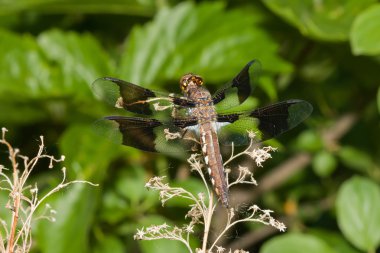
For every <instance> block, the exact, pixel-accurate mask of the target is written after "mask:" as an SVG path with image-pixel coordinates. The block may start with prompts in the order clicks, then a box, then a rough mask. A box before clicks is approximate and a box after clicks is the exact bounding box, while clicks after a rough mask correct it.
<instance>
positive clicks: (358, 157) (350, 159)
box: [338, 146, 373, 172]
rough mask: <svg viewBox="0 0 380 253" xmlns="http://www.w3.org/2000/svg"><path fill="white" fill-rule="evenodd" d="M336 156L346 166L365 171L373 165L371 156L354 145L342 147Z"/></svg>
mask: <svg viewBox="0 0 380 253" xmlns="http://www.w3.org/2000/svg"><path fill="white" fill-rule="evenodd" d="M338 156H339V157H340V159H341V160H342V162H343V163H344V164H345V165H346V166H347V167H349V168H352V169H354V170H358V171H361V172H367V171H370V170H371V169H372V167H373V163H372V160H371V157H370V156H369V155H368V154H367V153H365V152H363V151H361V150H359V149H357V148H355V147H350V146H344V147H342V148H341V149H340V150H339V152H338Z"/></svg>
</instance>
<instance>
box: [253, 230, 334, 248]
mask: <svg viewBox="0 0 380 253" xmlns="http://www.w3.org/2000/svg"><path fill="white" fill-rule="evenodd" d="M304 252H307V253H322V252H323V253H334V252H335V251H334V250H333V249H332V248H331V247H330V246H328V245H327V244H326V243H325V242H323V241H322V240H320V239H319V238H317V237H314V236H312V235H305V234H298V233H293V234H291V233H288V234H286V235H281V236H277V237H275V238H273V239H271V240H269V241H267V242H266V243H264V245H263V247H262V248H261V250H260V253H304Z"/></svg>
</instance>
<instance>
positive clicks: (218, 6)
mask: <svg viewBox="0 0 380 253" xmlns="http://www.w3.org/2000/svg"><path fill="white" fill-rule="evenodd" d="M226 20H228V22H226ZM255 22H257V20H256V18H255V17H254V16H253V15H248V14H247V13H245V12H244V11H242V10H238V9H237V10H231V11H225V10H224V5H223V4H222V3H221V2H213V3H211V2H205V3H202V4H199V5H194V4H193V3H191V2H182V3H181V4H179V5H177V6H176V7H174V8H172V9H169V8H162V9H161V10H160V11H159V13H158V14H157V16H156V17H155V18H154V20H153V21H152V22H150V23H148V24H146V25H144V26H143V27H135V28H134V29H133V31H132V32H131V34H130V36H129V37H128V40H127V41H126V43H127V47H126V50H125V52H124V54H123V55H122V57H121V64H120V66H119V76H120V77H121V78H124V79H126V80H128V81H131V82H134V83H138V84H141V85H145V86H147V85H152V84H153V81H157V80H158V81H162V80H166V79H171V80H179V78H180V76H181V75H183V74H185V73H188V72H193V73H197V74H200V75H203V76H204V77H206V82H210V81H211V82H214V81H222V80H223V81H225V80H228V79H231V78H233V77H234V75H236V74H237V73H238V71H239V70H240V69H241V68H243V67H244V65H245V64H246V63H247V62H248V61H250V60H252V59H254V58H256V59H259V60H260V62H261V63H262V65H263V67H264V68H266V69H267V70H270V71H275V72H289V71H291V70H292V67H291V65H290V64H289V63H287V62H285V61H284V60H283V59H281V58H280V57H279V56H278V55H277V53H276V52H277V50H278V48H279V45H278V44H277V42H276V41H275V40H274V39H273V38H272V37H271V36H269V35H268V34H267V33H266V31H265V30H263V29H262V28H261V27H260V26H259V25H258V24H256V23H255ZM221 24H223V25H221ZM184 27H186V29H184Z"/></svg>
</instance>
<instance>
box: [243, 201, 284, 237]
mask: <svg viewBox="0 0 380 253" xmlns="http://www.w3.org/2000/svg"><path fill="white" fill-rule="evenodd" d="M247 211H251V214H250V215H249V216H248V217H247V218H246V219H249V220H250V221H257V222H260V223H263V224H265V225H270V226H272V227H275V228H277V229H278V230H279V231H281V232H285V230H286V226H285V224H284V223H282V222H280V221H278V220H276V219H275V218H273V217H272V216H271V213H272V212H273V211H272V210H267V209H261V208H260V207H258V206H257V205H253V206H250V207H249V208H248V210H247Z"/></svg>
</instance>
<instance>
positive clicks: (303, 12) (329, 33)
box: [264, 0, 376, 41]
mask: <svg viewBox="0 0 380 253" xmlns="http://www.w3.org/2000/svg"><path fill="white" fill-rule="evenodd" d="M264 3H265V5H266V6H267V7H268V8H269V9H271V10H272V11H273V12H274V13H276V14H277V15H279V16H280V17H282V18H283V19H285V20H286V21H288V22H289V23H290V24H292V25H293V26H295V27H297V28H298V29H299V30H300V32H301V33H302V34H303V35H305V36H308V37H311V38H314V39H318V40H324V41H345V40H347V39H348V35H349V31H350V28H351V24H352V22H353V21H354V19H355V17H356V16H357V15H358V14H359V13H360V12H361V11H362V10H364V9H365V8H367V7H368V6H370V5H371V4H374V3H376V0H361V1H357V0H338V1H334V0H330V1H312V0H294V1H282V0H264Z"/></svg>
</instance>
